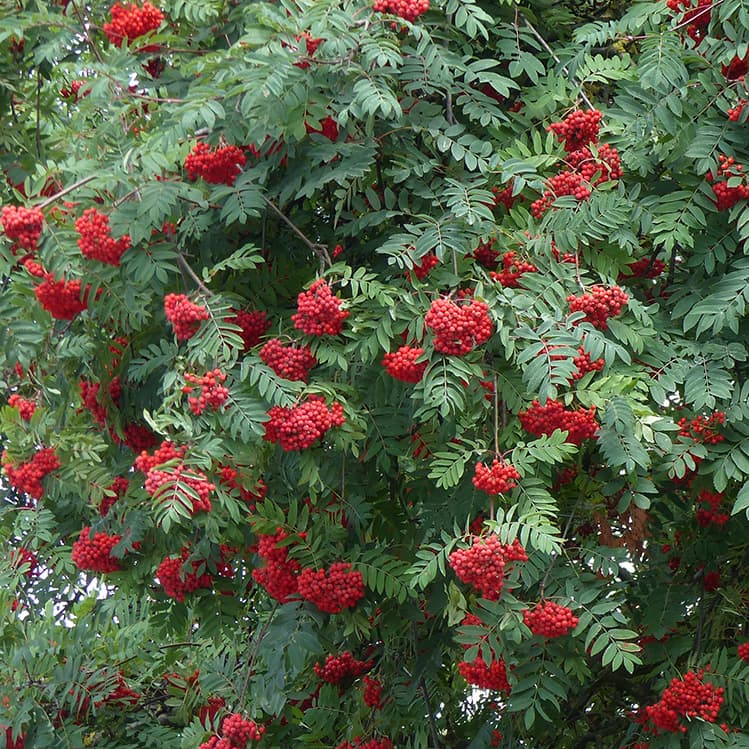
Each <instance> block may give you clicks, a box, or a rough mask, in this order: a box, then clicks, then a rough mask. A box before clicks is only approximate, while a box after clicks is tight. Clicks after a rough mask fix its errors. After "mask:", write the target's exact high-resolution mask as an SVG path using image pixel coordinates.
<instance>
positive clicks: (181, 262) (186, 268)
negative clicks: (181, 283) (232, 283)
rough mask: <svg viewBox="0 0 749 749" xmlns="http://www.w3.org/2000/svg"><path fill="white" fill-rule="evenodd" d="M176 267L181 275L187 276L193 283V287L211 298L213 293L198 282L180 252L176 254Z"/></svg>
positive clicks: (196, 276) (197, 278)
mask: <svg viewBox="0 0 749 749" xmlns="http://www.w3.org/2000/svg"><path fill="white" fill-rule="evenodd" d="M177 265H179V268H180V270H181V271H182V272H183V273H185V274H187V275H188V276H189V277H190V278H191V279H192V280H193V281H194V282H195V285H196V286H197V287H198V288H199V289H200V291H202V292H203V293H204V294H205V295H206V296H209V297H212V296H213V292H212V291H211V290H210V289H209V288H208V287H207V286H206V285H205V284H204V283H203V282H202V281H201V280H200V278H199V276H198V274H197V273H195V271H194V270H193V269H192V268H191V267H190V264H189V263H188V262H187V260H186V259H185V256H184V255H183V254H182V253H181V252H178V253H177Z"/></svg>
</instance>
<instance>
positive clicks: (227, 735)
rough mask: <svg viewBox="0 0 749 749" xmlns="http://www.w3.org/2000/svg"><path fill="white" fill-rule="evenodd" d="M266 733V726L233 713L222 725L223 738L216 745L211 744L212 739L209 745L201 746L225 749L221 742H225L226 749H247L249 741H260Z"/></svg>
mask: <svg viewBox="0 0 749 749" xmlns="http://www.w3.org/2000/svg"><path fill="white" fill-rule="evenodd" d="M264 733H265V726H261V725H258V724H257V723H255V721H254V720H247V719H246V718H243V717H242V715H241V714H240V713H231V715H227V716H226V717H225V718H224V720H223V722H222V723H221V738H220V739H217V741H216V743H215V744H211V741H213V738H212V739H211V741H209V742H208V743H207V744H201V745H200V746H201V747H202V748H203V749H214V747H215V749H223V746H222V744H221V741H225V742H226V749H245V747H246V746H247V743H248V742H249V741H260V739H262V738H263V734H264ZM214 738H216V737H214Z"/></svg>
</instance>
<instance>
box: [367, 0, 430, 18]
mask: <svg viewBox="0 0 749 749" xmlns="http://www.w3.org/2000/svg"><path fill="white" fill-rule="evenodd" d="M372 10H374V11H375V13H392V14H393V15H394V16H400V17H401V18H405V19H406V20H407V21H411V22H412V23H413V22H414V21H415V20H416V19H417V18H418V17H419V16H420V15H422V14H423V13H426V12H427V11H428V10H429V0H374V4H373V5H372Z"/></svg>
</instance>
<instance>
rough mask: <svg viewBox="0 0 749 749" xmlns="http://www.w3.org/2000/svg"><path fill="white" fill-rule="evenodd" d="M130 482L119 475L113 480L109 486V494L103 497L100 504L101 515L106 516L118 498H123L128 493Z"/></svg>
mask: <svg viewBox="0 0 749 749" xmlns="http://www.w3.org/2000/svg"><path fill="white" fill-rule="evenodd" d="M128 486H130V482H129V481H128V480H127V479H126V478H125V477H124V476H117V478H115V480H114V481H113V482H112V484H111V486H109V487H107V492H108V493H107V494H105V495H104V497H102V500H101V504H100V505H99V515H101V516H102V517H104V516H105V515H106V514H107V513H108V512H109V510H110V509H111V508H112V505H114V503H115V502H116V501H117V500H118V499H122V497H124V496H125V494H126V493H127V489H128Z"/></svg>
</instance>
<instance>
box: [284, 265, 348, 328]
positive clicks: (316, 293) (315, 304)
mask: <svg viewBox="0 0 749 749" xmlns="http://www.w3.org/2000/svg"><path fill="white" fill-rule="evenodd" d="M348 316H349V313H348V310H343V309H341V300H340V299H339V298H338V297H337V296H334V295H333V292H332V291H331V289H330V286H328V284H327V281H325V279H324V278H319V279H318V280H317V281H315V282H314V283H313V284H312V286H310V287H309V289H308V290H307V291H302V292H300V294H299V296H298V297H297V311H296V313H295V314H293V315H292V316H291V319H292V321H293V322H294V327H295V328H296V329H297V330H301V331H302V333H306V334H307V335H314V336H323V335H338V334H339V333H340V332H341V330H343V321H344V320H345V319H346V318H347V317H348Z"/></svg>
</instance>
